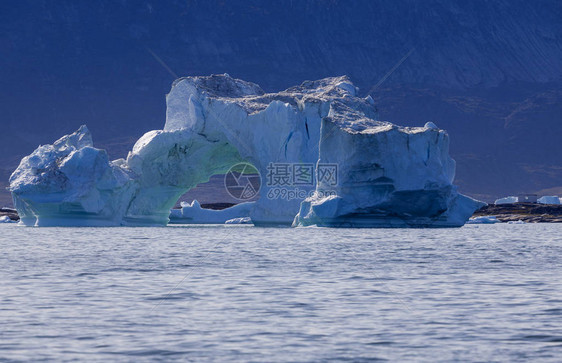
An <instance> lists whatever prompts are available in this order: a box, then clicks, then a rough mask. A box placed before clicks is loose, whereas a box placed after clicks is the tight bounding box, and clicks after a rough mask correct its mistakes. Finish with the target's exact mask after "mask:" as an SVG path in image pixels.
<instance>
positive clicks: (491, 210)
mask: <svg viewBox="0 0 562 363" xmlns="http://www.w3.org/2000/svg"><path fill="white" fill-rule="evenodd" d="M483 216H495V217H496V219H497V220H499V221H500V222H512V221H523V222H526V223H562V205H559V204H537V203H513V204H498V205H494V204H489V205H487V206H485V207H482V208H480V209H479V210H477V211H476V212H474V215H473V217H483Z"/></svg>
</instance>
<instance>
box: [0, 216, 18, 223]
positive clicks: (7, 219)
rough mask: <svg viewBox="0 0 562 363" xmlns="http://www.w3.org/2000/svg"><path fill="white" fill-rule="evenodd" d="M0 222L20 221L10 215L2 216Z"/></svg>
mask: <svg viewBox="0 0 562 363" xmlns="http://www.w3.org/2000/svg"><path fill="white" fill-rule="evenodd" d="M0 223H18V221H14V220H12V219H11V218H10V217H8V216H0Z"/></svg>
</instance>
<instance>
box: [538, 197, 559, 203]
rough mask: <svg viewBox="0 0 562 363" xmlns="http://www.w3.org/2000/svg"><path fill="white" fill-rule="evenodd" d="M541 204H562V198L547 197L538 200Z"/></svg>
mask: <svg viewBox="0 0 562 363" xmlns="http://www.w3.org/2000/svg"><path fill="white" fill-rule="evenodd" d="M537 202H538V203H540V204H560V198H559V197H558V196H556V195H545V196H542V197H540V198H539V199H537Z"/></svg>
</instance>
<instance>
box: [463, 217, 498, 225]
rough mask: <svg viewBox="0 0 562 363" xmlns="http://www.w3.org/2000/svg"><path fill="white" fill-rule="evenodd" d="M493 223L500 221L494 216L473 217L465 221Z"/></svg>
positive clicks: (469, 222)
mask: <svg viewBox="0 0 562 363" xmlns="http://www.w3.org/2000/svg"><path fill="white" fill-rule="evenodd" d="M495 223H501V221H500V220H499V219H497V218H496V216H480V217H474V218H470V219H469V220H468V221H467V222H466V224H495Z"/></svg>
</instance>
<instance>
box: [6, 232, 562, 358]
mask: <svg viewBox="0 0 562 363" xmlns="http://www.w3.org/2000/svg"><path fill="white" fill-rule="evenodd" d="M561 233H562V225H548V224H536V225H488V226H478V225H472V226H466V227H463V228H460V229H431V230H429V229H411V230H407V229H390V230H380V229H323V228H300V229H289V228H286V229H281V228H252V227H243V226H226V227H225V226H204V227H169V228H25V227H19V226H15V225H0V240H1V254H0V302H1V304H0V360H3V359H7V360H41V359H46V360H56V361H65V360H75V359H79V360H89V361H96V360H97V361H101V360H111V361H115V360H117V361H142V360H150V361H152V360H182V361H185V360H194V361H218V362H223V361H230V360H235V361H326V360H334V361H342V360H351V361H362V360H365V361H367V360H378V359H380V360H392V361H412V360H421V361H451V360H459V361H490V360H496V361H529V360H544V361H553V362H555V361H561V360H562V260H561V257H562V237H561Z"/></svg>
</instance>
